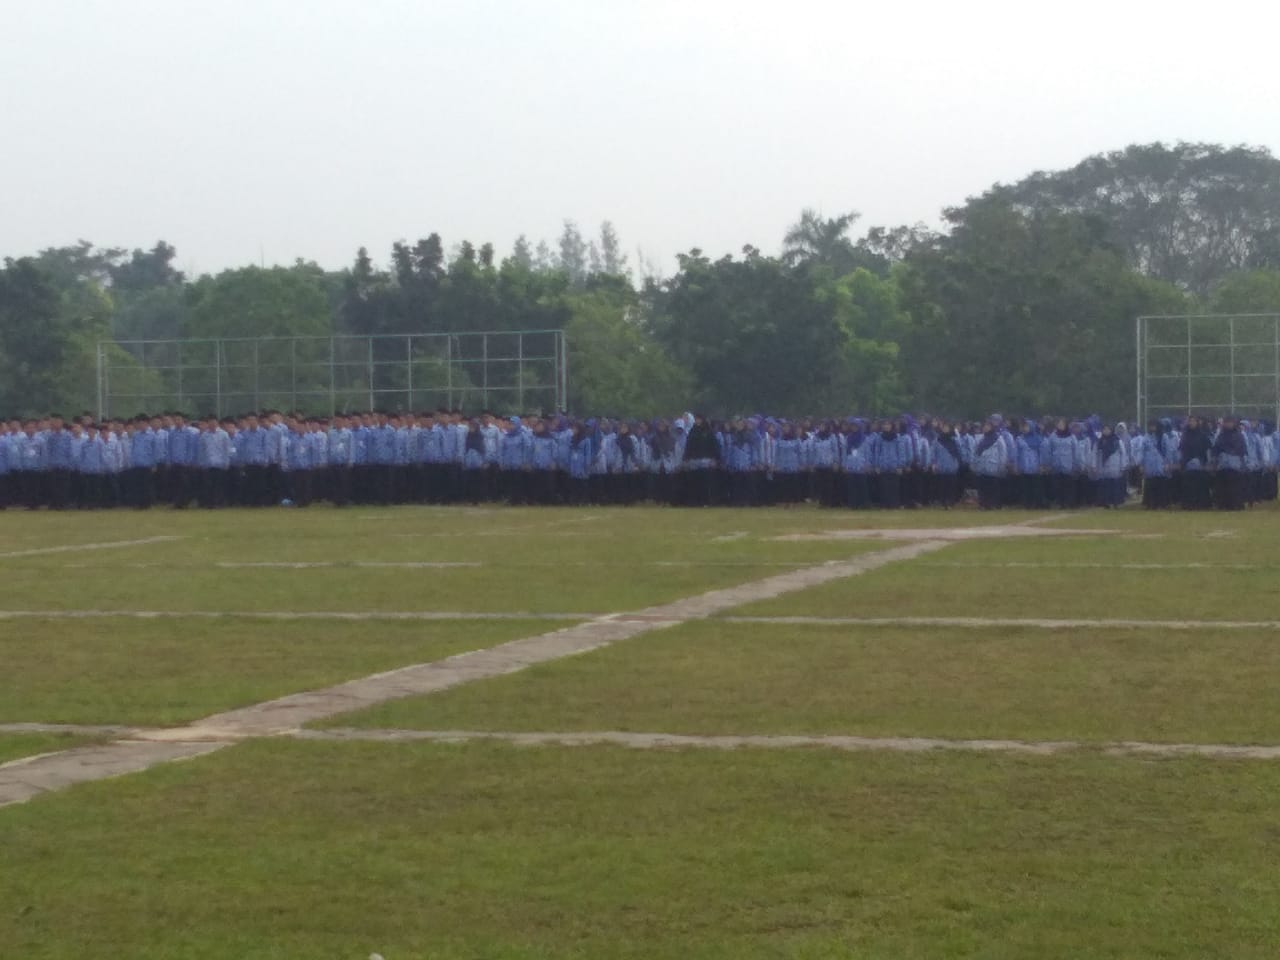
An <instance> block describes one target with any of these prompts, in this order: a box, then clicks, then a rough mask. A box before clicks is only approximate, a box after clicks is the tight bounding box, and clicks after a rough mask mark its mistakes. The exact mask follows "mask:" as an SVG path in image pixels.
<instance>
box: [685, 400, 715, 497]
mask: <svg viewBox="0 0 1280 960" xmlns="http://www.w3.org/2000/svg"><path fill="white" fill-rule="evenodd" d="M719 468H720V444H719V443H718V442H717V441H716V435H715V431H714V430H712V429H711V424H709V423H707V421H706V419H705V418H704V417H703V416H702V415H701V414H697V415H695V416H694V417H693V423H692V425H691V426H690V427H689V428H688V433H687V434H686V436H685V441H684V462H683V465H682V469H683V471H684V484H683V486H684V496H683V497H682V498H681V499H682V501H683V503H684V504H685V505H686V506H690V507H706V506H710V505H711V504H713V503H716V502H717V501H718V500H719V497H718V496H717V493H716V486H717V484H716V479H717V472H718V470H719Z"/></svg>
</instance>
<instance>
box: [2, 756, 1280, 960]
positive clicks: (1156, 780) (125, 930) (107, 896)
mask: <svg viewBox="0 0 1280 960" xmlns="http://www.w3.org/2000/svg"><path fill="white" fill-rule="evenodd" d="M1277 789H1280V768H1277V767H1275V766H1273V765H1269V764H1250V763H1231V762H1228V763H1221V762H1210V761H1172V762H1170V761H1166V762H1158V763H1152V762H1142V761H1133V760H1120V759H1106V758H1087V757H1086V758H1081V757H1072V758H1065V757H1055V758H1040V759H1012V758H1007V757H988V756H981V757H974V756H955V755H949V756H942V755H932V756H923V757H919V756H911V757H908V756H895V755H883V754H881V755H869V754H863V755H839V754H830V755H829V754H826V753H814V752H808V751H795V752H780V751H758V750H756V751H752V750H744V751H739V752H734V753H730V754H724V753H718V752H715V751H683V752H660V753H641V752H637V751H631V750H626V749H622V748H573V749H561V750H552V749H534V750H530V749H523V748H513V747H505V746H501V745H477V744H473V745H468V746H464V747H448V746H424V745H406V744H376V745H371V744H317V743H279V742H255V743H250V744H246V745H244V746H241V747H238V748H236V749H235V750H231V751H224V752H222V753H220V754H216V755H214V756H212V757H209V758H207V759H205V760H203V761H201V762H199V763H189V764H181V765H175V766H170V767H166V768H163V769H160V770H156V771H153V772H152V773H150V774H148V775H146V776H144V777H133V778H127V779H122V780H117V781H114V782H107V783H100V784H93V785H90V786H87V787H85V788H83V789H80V790H77V791H72V792H67V793H63V794H60V795H58V796H54V797H49V798H46V799H44V800H42V801H40V802H39V803H34V804H30V805H27V806H25V807H19V808H13V809H8V810H5V811H3V817H4V820H3V823H4V828H5V843H4V844H3V845H0V903H4V904H5V910H4V911H3V912H0V942H3V943H4V944H5V945H6V947H7V949H8V950H9V951H11V955H13V956H15V957H23V958H31V960H36V958H40V960H45V958H59V960H62V958H73V957H74V958H79V957H85V956H115V957H119V956H128V957H130V958H136V960H144V958H145V960H162V958H163V960H168V958H172V957H183V958H193V960H194V958H199V960H205V958H208V960H213V958H224V957H236V958H241V960H257V958H276V957H351V958H363V957H367V956H368V955H369V954H370V953H371V952H373V951H377V952H379V953H381V954H382V955H383V956H385V957H387V958H388V960H396V958H410V957H412V958H420V957H432V958H474V957H489V958H532V957H537V958H549V957H581V958H613V957H618V958H622V957H627V958H632V957H713V958H725V960H729V958H736V957H762V958H763V957H805V958H808V957H831V956H840V957H844V956H855V957H869V958H870V957H875V958H894V960H900V958H912V957H918V958H933V957H967V956H981V957H997V958H1004V957H1066V956H1070V957H1079V958H1103V957H1105V958H1117V960H1118V958H1129V957H1148V956H1162V957H1170V956H1176V957H1207V956H1215V957H1233V958H1252V957H1256V958H1259V960H1261V958H1264V957H1265V958H1269V957H1272V956H1274V948H1275V943H1276V941H1277V938H1280V884H1277V882H1276V880H1275V877H1274V864H1275V861H1276V858H1277V857H1280V818H1278V816H1277V812H1276V811H1277V808H1276V804H1275V795H1276V791H1277Z"/></svg>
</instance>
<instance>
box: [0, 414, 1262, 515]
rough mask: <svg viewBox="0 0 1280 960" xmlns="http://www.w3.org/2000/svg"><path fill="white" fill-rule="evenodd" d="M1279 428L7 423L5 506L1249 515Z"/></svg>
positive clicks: (459, 420) (373, 418)
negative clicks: (496, 505)
mask: <svg viewBox="0 0 1280 960" xmlns="http://www.w3.org/2000/svg"><path fill="white" fill-rule="evenodd" d="M1278 456H1280V438H1278V437H1277V436H1276V433H1275V426H1274V424H1271V423H1265V422H1262V423H1250V422H1249V421H1246V420H1239V419H1237V418H1236V417H1234V416H1232V415H1225V416H1223V417H1221V419H1219V420H1216V421H1205V420H1201V419H1199V418H1197V417H1194V416H1191V417H1187V418H1186V420H1185V421H1183V422H1179V423H1176V424H1175V423H1174V422H1173V421H1171V420H1158V421H1152V422H1151V423H1149V424H1147V426H1146V428H1145V429H1141V428H1140V429H1136V430H1133V431H1130V430H1129V429H1127V427H1126V425H1125V424H1123V423H1119V424H1115V425H1112V424H1104V423H1102V422H1101V420H1100V419H1099V418H1097V417H1089V418H1086V419H1079V420H1071V419H1056V420H1054V419H1045V420H1035V419H1031V418H1010V419H1009V420H1007V421H1006V420H1005V419H1004V418H1003V417H1001V416H999V415H993V416H991V417H988V418H987V419H986V420H985V421H982V422H960V423H953V422H951V421H948V420H945V419H940V418H932V417H921V418H919V419H917V418H915V417H911V416H901V417H894V418H868V419H864V418H861V417H848V418H843V419H839V420H833V419H813V420H810V419H801V420H788V419H783V418H774V417H765V416H754V417H743V418H739V419H734V420H729V421H723V422H712V421H710V420H708V419H706V418H704V417H701V416H698V415H695V414H684V415H683V416H679V417H674V418H671V419H659V420H654V421H628V420H608V419H595V418H590V419H588V418H581V419H579V418H573V417H567V416H531V417H523V418H522V417H507V418H498V417H495V416H493V415H491V414H484V415H482V416H470V417H468V416H464V415H463V414H462V413H461V412H459V411H456V410H455V411H444V410H441V411H436V412H434V413H420V414H404V413H372V412H371V413H360V414H351V415H337V416H332V417H308V416H303V415H301V414H295V415H285V414H281V413H279V412H275V411H268V412H264V413H261V414H248V415H245V416H241V417H224V418H217V417H212V416H209V417H204V418H200V419H195V420H190V421H189V420H187V418H186V417H184V416H182V415H180V414H176V413H173V414H163V415H160V416H138V417H134V418H132V419H130V420H126V421H121V420H109V421H106V422H100V421H97V420H96V419H95V418H93V417H92V416H90V415H87V414H86V415H83V416H80V417H77V418H74V419H72V420H70V421H64V419H63V418H62V417H61V416H50V417H49V418H47V419H42V420H25V421H19V420H11V421H8V422H7V423H0V508H3V507H6V506H8V507H27V508H30V509H37V508H41V507H46V508H50V509H71V508H79V509H96V508H111V507H134V508H141V509H145V508H149V507H151V506H153V505H156V504H168V505H171V506H173V507H177V508H184V507H188V506H191V505H193V504H198V505H200V506H203V507H223V506H245V507H262V506H271V505H279V504H284V505H296V506H308V505H310V504H312V503H315V502H318V501H325V502H328V503H331V504H334V505H337V506H342V505H346V504H351V503H356V504H374V503H376V504H390V503H480V502H495V501H501V502H507V503H511V504H546V505H553V504H587V503H592V504H633V503H638V502H642V501H654V502H657V503H665V504H672V505H683V506H710V505H717V504H730V505H736V506H757V505H774V504H793V503H801V502H805V501H812V502H816V503H819V504H822V505H825V506H829V507H846V508H850V509H864V508H872V507H874V508H881V509H895V508H899V507H920V506H939V507H951V506H954V505H955V504H957V503H959V502H960V501H961V500H962V499H964V498H965V497H966V495H967V494H968V493H969V492H970V491H974V492H975V494H976V499H977V502H978V504H979V506H981V507H983V508H985V509H994V508H999V507H1025V508H1030V509H1042V508H1047V507H1058V508H1065V509H1071V508H1075V507H1082V506H1102V507H1116V506H1120V505H1122V504H1124V503H1125V502H1126V501H1127V500H1128V499H1129V497H1130V496H1131V494H1133V493H1140V495H1141V498H1142V502H1143V504H1144V505H1145V506H1147V507H1148V508H1151V509H1163V508H1169V507H1175V506H1180V507H1183V508H1185V509H1190V510H1202V509H1210V508H1211V507H1214V506H1216V507H1218V508H1220V509H1227V510H1238V509H1242V508H1244V507H1245V506H1247V505H1250V504H1253V503H1256V502H1259V501H1265V500H1274V499H1275V498H1276V469H1277V459H1278Z"/></svg>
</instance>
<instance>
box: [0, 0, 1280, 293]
mask: <svg viewBox="0 0 1280 960" xmlns="http://www.w3.org/2000/svg"><path fill="white" fill-rule="evenodd" d="M1269 7H1271V5H1270V4H1264V3H1261V2H1257V3H1238V2H1221V0H1220V2H1217V3H1214V4H1211V5H1205V4H1202V3H1197V4H1194V5H1192V4H1185V5H1184V4H1179V3H1170V2H1164V3H1146V2H1126V0H1111V2H1109V3H1096V4H1095V3H1088V2H1077V3H1074V4H1069V5H1067V4H1052V5H1050V4H1040V3H1035V2H1027V0H1024V2H1022V3H1009V4H1003V3H999V4H997V3H981V2H973V3H954V2H951V3H937V4H935V3H910V2H907V3H901V4H896V5H895V4H885V3H875V4H863V3H858V2H855V0H844V2H836V0H832V2H826V3H820V2H815V0H784V2H778V0H773V2H755V0H642V2H641V0H636V2H632V0H540V2H521V0H470V2H452V0H405V2H393V0H363V2H357V0H342V2H331V0H290V2H286V0H218V2H204V0H200V2H196V0H164V2H151V0H146V2H143V0H42V2H39V3H33V2H30V0H0V136H2V137H3V139H0V256H18V255H23V254H27V253H32V252H34V251H36V250H37V249H40V248H42V247H46V246H51V245H63V244H68V243H72V242H74V241H75V240H77V239H78V238H85V239H89V240H92V241H94V242H95V243H98V244H100V245H104V246H105V245H114V246H128V247H135V246H143V247H149V246H151V245H152V244H153V243H154V242H155V241H156V240H157V239H160V238H163V239H165V240H167V241H168V242H170V243H173V244H175V245H176V246H177V248H178V252H179V266H180V267H182V268H184V269H186V270H188V271H191V272H206V271H216V270H220V269H223V268H226V267H230V266H238V265H242V264H245V263H256V262H258V261H259V259H260V258H263V259H265V261H266V262H267V263H291V262H292V261H293V260H294V259H295V258H296V257H304V258H306V259H314V260H316V261H318V262H319V263H321V264H322V265H324V266H326V267H330V268H337V267H341V266H345V265H347V264H348V263H350V261H351V260H352V258H353V255H354V252H355V250H356V248H357V247H359V246H361V245H365V246H368V247H369V249H370V250H371V252H372V253H373V255H374V258H375V260H378V261H379V262H385V261H386V259H387V251H388V249H389V247H390V245H391V242H392V241H393V240H396V239H401V238H405V239H411V240H412V239H416V238H418V237H420V236H425V235H426V234H427V233H430V232H431V231H438V232H439V233H440V234H441V235H442V236H443V237H444V240H445V243H446V245H449V246H452V245H453V244H456V243H457V242H458V241H460V240H462V239H470V240H472V241H474V242H475V243H477V244H479V243H482V242H484V241H486V240H488V241H492V242H493V243H494V244H495V245H496V246H497V248H498V250H499V253H500V254H505V253H507V252H508V251H509V250H510V247H511V243H512V241H513V240H514V239H515V237H516V236H517V235H518V234H520V233H525V234H528V235H529V236H530V238H531V239H533V240H535V241H536V240H537V239H539V238H544V237H545V238H546V239H548V240H549V241H554V240H555V237H556V236H557V235H558V233H559V231H560V227H561V222H562V221H563V220H564V219H565V218H571V219H574V220H577V221H578V222H579V223H580V224H581V225H582V226H583V228H584V230H594V229H595V228H596V226H597V225H598V224H599V222H600V221H601V220H604V219H610V220H612V221H613V222H614V224H615V226H616V227H617V229H618V231H619V233H620V234H621V236H622V240H623V243H624V246H625V247H626V249H627V250H628V252H629V253H630V254H631V257H632V260H633V262H634V261H635V259H636V254H635V251H636V249H637V248H639V249H641V250H643V252H644V254H645V255H646V256H647V257H649V258H652V259H653V260H654V261H656V262H657V263H658V265H659V266H660V267H661V268H662V269H663V270H670V269H671V268H672V266H673V257H674V254H675V253H676V252H677V251H681V250H688V249H689V248H691V247H694V246H699V247H701V248H703V249H704V250H706V251H707V252H708V253H711V254H713V255H717V256H718V255H720V254H723V253H726V252H736V251H738V250H739V249H740V248H741V247H742V245H743V244H744V243H752V244H754V245H756V246H758V247H760V248H762V249H764V250H766V251H775V250H776V249H777V248H778V246H779V244H780V240H781V236H782V233H783V232H784V230H785V229H786V227H787V225H788V224H789V223H791V222H793V221H794V220H795V219H796V216H797V214H798V213H799V211H800V209H801V208H802V207H805V206H813V207H817V208H819V209H820V210H822V211H823V212H824V213H826V214H828V215H834V214H836V213H840V212H843V211H846V210H859V211H861V212H862V214H863V220H862V225H863V226H869V225H875V224H885V225H892V224H898V223H910V222H914V221H918V220H923V221H926V222H930V223H932V222H935V221H936V219H937V214H938V211H939V210H940V209H941V208H942V207H944V206H947V205H950V204H954V203H958V202H961V201H963V199H964V198H965V197H966V196H968V195H971V194H974V193H979V192H981V191H982V190H983V189H985V188H986V187H987V186H989V185H990V184H991V183H993V182H995V181H1010V180H1015V179H1018V178H1019V177H1021V176H1023V175H1024V174H1026V173H1029V172H1031V171H1032V170H1036V169H1056V168H1061V167H1065V166H1070V165H1072V164H1074V163H1075V162H1077V161H1078V160H1080V159H1082V158H1083V157H1085V156H1087V155H1089V154H1091V153H1097V152H1099V151H1103V150H1110V149H1117V148H1120V147H1123V146H1125V145H1126V144H1129V143H1134V142H1149V141H1152V140H1166V141H1173V140H1178V139H1186V140H1205V141H1215V142H1222V143H1228V144H1235V143H1249V144H1257V145H1263V146H1267V147H1269V148H1271V149H1272V150H1273V151H1274V152H1277V153H1280V69H1278V68H1277V65H1276V60H1275V56H1274V54H1275V46H1274V45H1275V36H1276V28H1277V27H1278V26H1280V14H1276V13H1271V14H1268V13H1265V12H1263V11H1265V10H1267V9H1268V8H1269Z"/></svg>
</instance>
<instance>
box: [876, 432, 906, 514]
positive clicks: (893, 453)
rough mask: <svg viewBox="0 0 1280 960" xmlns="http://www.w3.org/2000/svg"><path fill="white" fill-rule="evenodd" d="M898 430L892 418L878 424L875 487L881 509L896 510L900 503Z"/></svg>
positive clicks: (901, 464)
mask: <svg viewBox="0 0 1280 960" xmlns="http://www.w3.org/2000/svg"><path fill="white" fill-rule="evenodd" d="M898 440H899V435H898V430H897V428H896V427H895V426H894V423H893V421H892V420H885V421H883V422H882V423H881V425H880V433H879V434H878V439H877V441H876V446H875V457H876V459H875V464H874V466H875V471H876V488H877V489H878V490H879V494H880V496H879V504H880V507H881V509H884V510H896V509H898V507H900V506H901V505H902V471H903V469H904V464H903V457H902V453H903V450H902V445H901V444H900V443H899V442H898Z"/></svg>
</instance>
